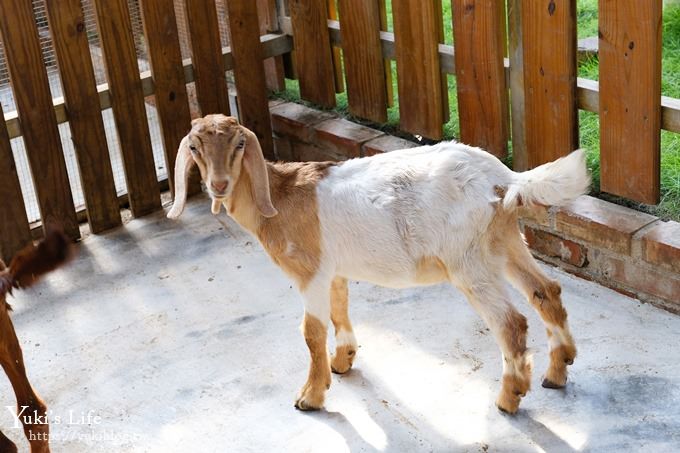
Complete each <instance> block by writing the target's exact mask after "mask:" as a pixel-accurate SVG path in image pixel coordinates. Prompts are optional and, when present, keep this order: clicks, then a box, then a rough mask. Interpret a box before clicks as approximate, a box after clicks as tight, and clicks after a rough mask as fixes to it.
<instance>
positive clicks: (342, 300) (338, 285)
mask: <svg viewBox="0 0 680 453" xmlns="http://www.w3.org/2000/svg"><path fill="white" fill-rule="evenodd" d="M348 295H349V294H348V290H347V279H345V278H341V277H336V278H335V279H334V280H333V283H332V285H331V321H333V326H334V327H335V333H336V334H337V333H338V332H339V331H340V330H343V331H345V332H352V323H351V322H350V320H349V313H348V308H349V307H348ZM356 352H357V351H356V348H355V347H354V346H352V345H338V346H336V348H335V354H334V355H333V356H332V357H331V369H332V370H333V372H334V373H338V374H344V373H346V372H348V371H349V370H350V368H352V364H353V363H354V357H356Z"/></svg>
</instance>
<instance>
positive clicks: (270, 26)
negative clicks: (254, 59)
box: [257, 0, 286, 91]
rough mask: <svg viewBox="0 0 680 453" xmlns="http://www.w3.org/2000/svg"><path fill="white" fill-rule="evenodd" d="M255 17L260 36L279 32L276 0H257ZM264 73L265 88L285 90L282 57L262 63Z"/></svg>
mask: <svg viewBox="0 0 680 453" xmlns="http://www.w3.org/2000/svg"><path fill="white" fill-rule="evenodd" d="M257 17H258V18H259V20H260V34H261V35H266V34H267V33H277V32H278V31H279V23H278V21H279V19H278V17H277V12H276V0H257ZM264 73H265V77H266V79H267V88H268V89H269V90H270V91H282V90H285V89H286V81H285V78H284V72H283V58H282V57H272V58H267V59H266V60H265V61H264Z"/></svg>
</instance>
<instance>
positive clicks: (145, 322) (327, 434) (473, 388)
mask: <svg viewBox="0 0 680 453" xmlns="http://www.w3.org/2000/svg"><path fill="white" fill-rule="evenodd" d="M209 211H210V207H209V204H208V202H207V201H206V200H205V199H202V198H199V199H195V200H194V201H192V202H191V203H190V204H189V207H188V212H187V213H186V214H185V216H184V217H183V218H182V219H181V221H179V222H176V223H173V222H171V221H168V220H166V219H165V218H164V217H163V216H162V215H160V214H159V215H156V216H151V217H148V218H145V219H141V220H134V221H132V222H131V223H129V224H128V225H127V226H126V227H125V228H121V229H119V230H117V231H115V232H112V233H109V234H106V235H104V236H99V237H94V236H92V237H89V238H87V239H86V240H85V241H84V243H83V244H82V246H81V247H80V255H79V257H78V258H77V260H76V261H75V262H74V263H72V264H71V266H70V267H69V268H67V269H65V270H62V271H59V272H58V273H56V274H53V275H52V276H51V277H50V278H49V279H47V280H46V281H44V282H43V283H42V284H41V285H40V286H38V287H36V288H34V289H32V290H30V291H26V292H24V293H22V294H20V295H18V297H17V298H16V299H15V300H14V301H13V305H14V307H15V313H14V320H15V323H16V327H17V330H18V333H19V335H20V338H21V340H22V344H23V348H24V353H25V356H26V362H27V367H28V370H29V374H30V376H31V378H32V381H33V384H34V386H35V387H36V388H37V389H38V391H39V392H40V393H41V394H42V396H43V397H44V399H45V400H46V401H47V403H48V405H49V407H50V415H51V417H52V426H51V434H52V446H53V450H54V451H55V452H76V453H78V452H126V451H140V452H142V451H150V452H241V451H244V452H269V451H273V452H279V451H291V452H307V451H311V452H335V451H390V452H416V451H454V452H455V451H471V452H476V451H490V452H506V451H522V452H524V451H527V452H536V451H546V452H561V451H566V452H571V451H598V452H602V451H612V452H625V451H633V452H640V451H647V452H655V453H656V452H672V451H680V347H679V346H678V345H679V344H680V317H677V316H673V315H670V314H668V313H665V312H663V311H660V310H658V309H655V308H653V307H651V306H646V305H641V304H640V303H639V302H637V301H635V300H632V299H629V298H627V297H625V296H622V295H620V294H618V293H615V292H612V291H610V290H608V289H605V288H602V287H600V286H598V285H596V284H593V283H591V282H587V281H583V280H580V279H577V278H575V277H572V276H570V275H567V274H564V273H562V272H560V271H558V270H555V269H552V268H546V269H547V272H548V273H549V274H550V275H552V276H553V277H555V278H558V279H559V280H560V281H561V282H562V284H563V287H564V300H565V303H566V306H567V308H568V310H569V314H570V320H571V325H572V329H573V332H574V335H575V337H576V340H577V344H578V346H579V357H578V358H577V360H576V363H575V364H574V366H573V367H572V368H571V369H572V371H571V375H570V382H569V384H568V386H567V388H566V389H565V390H564V391H555V390H546V389H543V388H541V386H540V376H541V373H542V372H543V371H544V370H545V368H546V365H547V354H546V336H545V333H544V330H543V328H542V325H541V323H540V320H539V319H538V317H537V316H536V315H535V314H534V313H533V311H532V310H530V309H529V307H528V306H527V305H526V304H525V303H524V301H522V300H521V297H520V296H519V294H516V293H513V294H514V299H515V300H516V303H517V306H518V307H519V308H520V309H521V310H522V311H523V312H524V313H526V314H527V315H528V316H529V322H530V343H531V346H532V347H533V348H535V350H536V354H535V369H536V373H535V375H534V379H533V386H534V389H533V391H531V392H530V393H529V394H528V395H527V397H526V398H525V399H524V402H523V405H522V408H521V410H520V412H519V414H518V415H517V416H515V417H510V416H505V415H503V414H500V413H499V412H498V411H497V410H496V408H495V407H494V404H493V403H494V400H495V397H496V393H497V391H498V389H499V377H500V373H501V361H500V357H499V352H498V350H497V348H496V345H495V343H494V341H493V339H492V338H491V336H490V335H489V332H488V331H487V330H486V329H485V327H484V325H483V324H482V322H481V321H480V320H479V319H478V318H477V316H476V315H475V314H474V313H473V311H472V310H471V309H470V307H469V306H468V305H467V303H466V302H465V301H464V299H463V297H462V296H461V295H460V294H459V293H458V292H457V291H455V290H454V289H452V288H449V287H447V286H436V287H430V288H419V289H412V290H403V291H396V290H387V289H382V288H377V287H373V286H371V285H367V284H354V283H353V284H352V286H351V289H350V297H351V299H352V300H351V316H352V319H353V322H354V324H355V329H356V333H357V337H358V340H359V343H360V344H361V348H360V350H359V354H358V357H357V360H356V362H355V368H354V369H353V370H352V371H351V372H350V373H349V374H348V375H345V376H337V375H334V376H333V384H332V386H331V389H330V391H329V393H328V395H327V402H326V409H325V410H324V411H321V412H317V413H302V412H298V411H296V410H295V409H294V408H293V399H294V396H295V393H296V392H297V390H298V388H299V387H300V386H301V385H302V384H303V382H304V380H305V377H306V368H307V361H308V354H307V350H306V346H305V344H304V341H303V339H302V337H301V335H300V332H299V329H298V326H299V323H300V320H301V315H302V305H301V303H300V301H299V298H298V295H297V293H296V291H295V290H294V289H293V288H292V287H291V285H290V283H289V281H288V280H287V279H286V278H285V276H283V275H282V274H281V272H280V271H279V270H278V269H277V268H276V267H275V266H274V265H273V264H272V263H270V261H269V259H268V258H267V257H266V256H265V254H264V252H263V251H262V249H261V248H260V246H259V245H258V244H257V243H256V242H255V241H254V240H253V239H251V238H250V237H249V236H248V235H246V234H245V233H243V232H241V230H240V229H239V228H238V227H237V226H236V225H235V224H233V223H231V221H229V220H228V218H227V217H226V216H225V215H224V214H222V216H221V217H220V218H219V219H218V218H214V217H213V216H212V215H211V214H210V212H209ZM0 395H2V406H13V405H14V399H13V394H12V392H11V388H10V386H9V384H8V382H7V380H6V378H5V377H4V375H3V374H0ZM88 413H89V414H91V420H90V424H89V425H88V424H87V422H88V420H87V416H88ZM94 417H99V418H97V419H95V418H94ZM57 418H58V419H57ZM83 418H85V420H84V422H85V423H84V424H82V423H80V422H81V421H83V420H82V419H83ZM13 423H14V422H13V418H12V416H11V414H10V411H9V410H8V409H6V408H4V407H3V408H2V411H0V427H2V430H3V431H4V432H5V433H6V434H7V435H8V436H9V437H11V438H12V439H13V440H15V441H17V442H19V443H20V445H21V447H23V448H24V451H25V443H24V442H23V438H22V434H21V430H20V429H16V428H14V427H13Z"/></svg>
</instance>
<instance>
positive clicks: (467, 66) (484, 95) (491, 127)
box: [452, 0, 509, 157]
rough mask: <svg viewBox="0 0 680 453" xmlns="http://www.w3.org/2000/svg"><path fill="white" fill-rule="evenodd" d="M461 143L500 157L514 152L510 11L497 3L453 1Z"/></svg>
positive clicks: (468, 0)
mask: <svg viewBox="0 0 680 453" xmlns="http://www.w3.org/2000/svg"><path fill="white" fill-rule="evenodd" d="M452 3H453V5H452V6H453V30H454V40H455V54H454V56H455V59H456V81H457V84H456V85H457V91H458V112H459V117H460V140H461V141H462V142H463V143H467V144H469V145H473V146H479V147H481V148H483V149H485V150H486V151H489V152H490V153H492V154H494V155H495V156H497V157H505V156H506V155H507V153H508V122H509V117H508V88H507V85H506V83H505V68H504V67H503V57H504V53H505V37H506V33H505V7H504V5H503V3H502V2H498V1H496V0H453V2H452Z"/></svg>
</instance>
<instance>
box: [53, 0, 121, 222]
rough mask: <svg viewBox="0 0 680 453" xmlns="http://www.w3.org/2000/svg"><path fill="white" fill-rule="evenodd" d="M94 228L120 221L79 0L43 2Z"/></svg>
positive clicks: (86, 201)
mask: <svg viewBox="0 0 680 453" xmlns="http://www.w3.org/2000/svg"><path fill="white" fill-rule="evenodd" d="M45 5H46V8H47V14H48V19H49V24H50V27H49V28H50V32H51V35H52V41H53V43H54V50H55V53H56V56H57V60H58V65H59V73H60V75H61V85H62V87H63V90H64V103H65V107H66V110H67V111H68V121H69V126H70V128H71V139H72V141H73V148H74V150H75V153H76V157H77V160H78V169H79V173H80V180H81V186H82V189H83V195H84V199H85V206H86V207H87V220H88V223H89V225H90V231H91V232H92V233H95V234H96V233H100V232H102V231H106V230H109V229H111V228H115V227H117V226H119V225H120V224H121V218H120V209H119V208H118V195H117V194H116V185H115V182H114V179H113V170H112V168H111V159H110V157H109V150H108V147H107V142H106V131H105V129H104V121H103V119H102V115H101V110H100V108H99V95H98V93H97V82H96V79H95V76H94V70H93V68H92V58H91V56H90V46H89V43H88V39H87V30H86V28H85V15H84V14H83V9H82V7H81V4H80V0H60V1H58V2H51V1H48V2H46V3H45Z"/></svg>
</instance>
